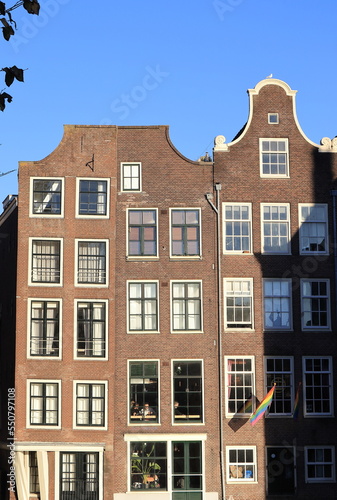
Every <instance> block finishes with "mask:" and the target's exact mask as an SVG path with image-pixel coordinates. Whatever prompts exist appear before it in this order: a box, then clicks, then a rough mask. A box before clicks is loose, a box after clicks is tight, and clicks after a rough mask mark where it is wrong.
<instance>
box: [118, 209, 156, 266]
mask: <svg viewBox="0 0 337 500" xmlns="http://www.w3.org/2000/svg"><path fill="white" fill-rule="evenodd" d="M151 211H154V212H155V214H156V223H155V230H156V253H155V255H131V254H129V233H130V226H129V213H130V212H151ZM141 227H143V225H141ZM158 240H159V221H158V208H153V207H146V208H144V207H141V208H137V207H133V208H127V210H126V258H127V260H129V259H130V260H156V259H158V257H159V253H158Z"/></svg>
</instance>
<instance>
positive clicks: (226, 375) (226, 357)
mask: <svg viewBox="0 0 337 500" xmlns="http://www.w3.org/2000/svg"><path fill="white" fill-rule="evenodd" d="M229 359H234V360H237V359H242V360H245V359H250V360H251V362H252V370H251V373H252V395H255V394H256V386H255V356H246V355H245V354H242V355H237V354H235V355H234V356H227V355H226V356H224V366H225V370H224V377H225V380H224V391H225V415H226V418H233V417H234V416H235V417H238V418H247V413H243V414H242V416H241V415H238V414H237V413H230V412H229V411H228V374H229V373H232V372H229V371H228V360H229ZM242 373H244V372H242ZM254 409H255V403H254V401H253V410H254Z"/></svg>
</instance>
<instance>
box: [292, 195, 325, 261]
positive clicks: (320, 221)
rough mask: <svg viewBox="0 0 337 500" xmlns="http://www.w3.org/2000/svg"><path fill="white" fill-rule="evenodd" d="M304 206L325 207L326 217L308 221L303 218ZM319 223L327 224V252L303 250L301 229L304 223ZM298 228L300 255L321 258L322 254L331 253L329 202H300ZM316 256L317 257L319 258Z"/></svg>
mask: <svg viewBox="0 0 337 500" xmlns="http://www.w3.org/2000/svg"><path fill="white" fill-rule="evenodd" d="M303 207H324V212H325V218H324V220H323V219H322V220H319V221H309V222H306V221H304V220H303V219H302V208H303ZM315 222H317V223H324V224H325V252H311V251H309V250H308V251H306V252H305V251H303V250H302V249H301V237H302V234H301V232H302V231H301V230H302V226H303V224H311V223H312V224H315ZM298 228H299V253H300V255H312V256H317V257H318V258H319V256H320V255H329V215H328V204H327V203H299V204H298ZM317 257H316V258H317Z"/></svg>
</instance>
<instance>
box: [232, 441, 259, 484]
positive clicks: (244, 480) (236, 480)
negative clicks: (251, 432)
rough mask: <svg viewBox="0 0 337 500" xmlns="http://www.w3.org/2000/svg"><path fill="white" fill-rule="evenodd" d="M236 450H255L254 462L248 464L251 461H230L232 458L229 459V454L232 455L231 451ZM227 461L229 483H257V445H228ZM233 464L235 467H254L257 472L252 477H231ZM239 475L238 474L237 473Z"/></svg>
mask: <svg viewBox="0 0 337 500" xmlns="http://www.w3.org/2000/svg"><path fill="white" fill-rule="evenodd" d="M232 450H234V451H240V450H242V451H243V450H246V451H251V452H253V462H252V465H251V466H250V465H248V464H250V462H239V461H237V462H235V464H234V462H233V463H232V462H230V459H229V455H230V452H231V451H232ZM226 463H227V467H226V481H227V483H257V482H258V481H257V456H256V446H251V445H247V446H226ZM231 464H232V465H234V467H237V469H238V467H242V466H243V467H247V468H249V467H253V470H254V472H255V474H253V477H252V478H249V477H248V478H246V477H241V478H238V477H230V467H231ZM240 464H244V465H240ZM237 475H238V474H237Z"/></svg>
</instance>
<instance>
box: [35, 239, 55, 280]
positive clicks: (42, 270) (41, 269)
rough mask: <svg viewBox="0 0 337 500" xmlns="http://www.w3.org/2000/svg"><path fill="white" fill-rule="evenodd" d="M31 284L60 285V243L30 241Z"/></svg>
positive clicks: (40, 240) (41, 240)
mask: <svg viewBox="0 0 337 500" xmlns="http://www.w3.org/2000/svg"><path fill="white" fill-rule="evenodd" d="M31 282H32V284H35V283H46V284H60V283H61V241H60V240H45V239H34V240H32V259H31Z"/></svg>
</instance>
